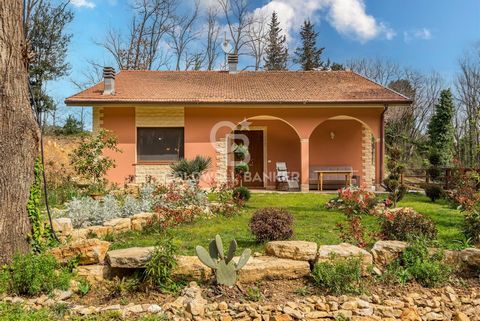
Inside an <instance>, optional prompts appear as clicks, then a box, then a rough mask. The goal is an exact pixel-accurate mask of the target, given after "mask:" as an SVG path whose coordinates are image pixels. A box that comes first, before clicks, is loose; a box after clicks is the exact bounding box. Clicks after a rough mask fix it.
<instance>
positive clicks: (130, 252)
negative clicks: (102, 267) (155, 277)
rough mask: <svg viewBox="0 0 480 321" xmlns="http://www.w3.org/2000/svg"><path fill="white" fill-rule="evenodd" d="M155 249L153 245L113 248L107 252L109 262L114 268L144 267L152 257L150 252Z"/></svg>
mask: <svg viewBox="0 0 480 321" xmlns="http://www.w3.org/2000/svg"><path fill="white" fill-rule="evenodd" d="M153 250H154V247H153V246H150V247H131V248H128V249H121V250H113V251H110V252H108V253H107V262H108V264H110V266H111V267H114V268H124V269H138V268H144V267H145V264H146V263H147V262H148V260H149V259H150V253H151V252H152V251H153Z"/></svg>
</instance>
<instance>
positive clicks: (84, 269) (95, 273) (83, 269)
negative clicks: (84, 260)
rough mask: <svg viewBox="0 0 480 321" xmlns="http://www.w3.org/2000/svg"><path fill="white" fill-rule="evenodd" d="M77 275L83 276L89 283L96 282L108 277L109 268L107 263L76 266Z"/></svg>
mask: <svg viewBox="0 0 480 321" xmlns="http://www.w3.org/2000/svg"><path fill="white" fill-rule="evenodd" d="M76 272H77V275H78V276H80V277H83V278H85V279H86V280H87V281H88V282H90V283H97V282H101V281H103V280H105V279H106V278H108V276H109V273H110V270H109V268H108V265H99V264H96V265H85V266H79V267H77V268H76Z"/></svg>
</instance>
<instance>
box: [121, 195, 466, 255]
mask: <svg viewBox="0 0 480 321" xmlns="http://www.w3.org/2000/svg"><path fill="white" fill-rule="evenodd" d="M332 197H333V195H332V194H314V193H311V194H300V193H298V194H295V193H289V194H283V193H254V194H252V198H251V199H250V201H249V202H248V203H247V205H246V207H245V208H244V209H243V210H242V212H241V213H240V214H238V215H236V216H234V217H230V218H226V217H216V218H213V219H204V220H199V221H197V222H195V223H193V224H188V225H182V226H179V227H176V228H175V229H174V231H173V235H174V240H175V242H176V243H177V245H178V246H179V252H180V253H181V254H184V255H193V254H194V248H195V246H196V245H199V244H200V245H204V246H206V245H207V243H208V240H209V239H211V238H212V237H214V236H215V235H216V234H220V235H221V236H222V237H223V238H224V240H230V239H232V238H235V239H236V240H237V242H238V244H239V247H240V248H245V247H249V248H251V249H252V250H253V251H263V248H264V246H263V244H257V243H256V242H255V239H254V238H253V236H252V235H251V234H250V232H249V229H248V223H249V220H250V217H251V215H252V213H253V212H254V211H255V210H256V209H259V208H263V207H283V208H286V209H288V210H289V211H290V212H291V213H292V215H293V216H294V219H295V223H294V232H295V235H294V239H298V240H308V241H314V242H317V243H319V244H336V243H340V242H341V241H340V239H339V238H338V231H337V230H336V225H337V223H341V222H344V221H345V219H344V215H343V214H342V213H340V212H336V211H330V210H327V209H325V208H324V204H325V203H326V202H327V201H328V200H329V199H331V198H332ZM399 206H408V207H413V208H414V209H415V210H417V211H418V212H420V213H422V214H425V215H427V216H429V217H431V218H432V219H433V220H434V222H435V223H436V224H437V227H438V230H439V233H438V240H439V242H440V243H441V244H443V245H445V246H447V247H454V246H455V245H456V242H455V241H456V240H459V239H461V238H462V237H461V226H462V214H461V213H460V212H459V211H458V210H456V209H453V208H452V207H451V206H450V205H449V204H448V203H447V202H445V201H437V202H436V203H431V202H430V201H429V199H428V198H427V197H426V196H424V195H420V194H408V195H407V196H406V197H405V198H404V200H402V202H401V203H400V205H399ZM364 222H365V225H366V226H367V227H368V228H369V229H370V230H372V231H373V230H376V229H377V222H376V218H374V217H370V216H366V217H365V219H364ZM158 237H159V235H158V234H155V233H150V234H148V233H142V232H129V233H126V234H123V235H119V236H116V238H115V240H114V243H113V244H112V248H127V247H133V246H153V245H155V243H156V241H157V240H158Z"/></svg>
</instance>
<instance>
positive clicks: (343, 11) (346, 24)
mask: <svg viewBox="0 0 480 321" xmlns="http://www.w3.org/2000/svg"><path fill="white" fill-rule="evenodd" d="M272 11H276V12H277V13H278V17H279V20H280V23H281V25H282V28H283V29H284V31H286V32H287V37H288V38H289V39H292V37H291V35H290V34H291V33H293V32H295V33H296V32H298V29H299V27H300V25H301V24H302V23H303V20H304V19H307V18H309V19H311V20H312V21H313V22H316V23H318V22H320V17H321V15H322V13H323V14H325V15H326V18H327V19H326V20H327V22H328V23H330V25H332V27H333V28H335V30H337V31H338V32H339V33H341V34H343V35H346V36H349V37H352V38H354V39H356V40H358V41H361V42H366V41H369V40H372V39H374V38H377V37H381V36H383V37H385V38H386V39H388V40H391V39H393V38H394V37H395V36H396V33H395V31H394V30H393V29H391V28H389V27H388V26H387V25H386V24H385V23H383V22H378V21H377V20H376V19H375V17H373V16H372V15H369V14H367V12H366V7H365V3H364V0H272V1H270V2H268V3H267V4H266V5H264V6H263V7H261V8H257V9H256V10H255V12H263V13H268V14H271V12H272Z"/></svg>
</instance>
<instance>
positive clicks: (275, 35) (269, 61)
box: [265, 11, 288, 70]
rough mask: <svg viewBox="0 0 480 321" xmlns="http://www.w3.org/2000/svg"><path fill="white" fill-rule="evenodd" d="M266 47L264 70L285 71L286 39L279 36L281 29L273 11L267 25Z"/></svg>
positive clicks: (283, 36) (286, 56) (286, 57)
mask: <svg viewBox="0 0 480 321" xmlns="http://www.w3.org/2000/svg"><path fill="white" fill-rule="evenodd" d="M268 27H269V31H268V37H267V47H266V48H265V55H266V57H265V69H266V70H286V69H287V59H288V48H287V44H286V43H287V37H286V36H285V35H281V32H282V28H280V22H279V21H278V15H277V13H276V12H275V11H274V12H273V13H272V19H271V20H270V23H269V24H268Z"/></svg>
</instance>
